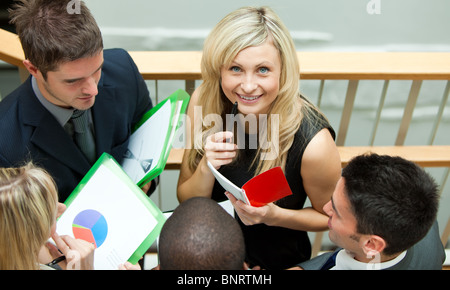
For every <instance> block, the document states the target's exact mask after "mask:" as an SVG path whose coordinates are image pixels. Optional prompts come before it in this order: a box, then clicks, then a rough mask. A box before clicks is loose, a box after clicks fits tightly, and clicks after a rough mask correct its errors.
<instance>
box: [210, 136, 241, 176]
mask: <svg viewBox="0 0 450 290" xmlns="http://www.w3.org/2000/svg"><path fill="white" fill-rule="evenodd" d="M231 138H233V133H232V132H228V131H226V132H218V133H215V134H212V135H211V136H208V138H206V144H205V156H206V159H207V160H208V161H209V162H210V163H211V164H212V165H213V166H214V168H216V169H219V168H220V167H221V166H222V165H225V164H229V163H231V162H232V161H233V158H234V157H235V156H236V150H237V145H236V144H234V143H230V142H228V140H230V139H231Z"/></svg>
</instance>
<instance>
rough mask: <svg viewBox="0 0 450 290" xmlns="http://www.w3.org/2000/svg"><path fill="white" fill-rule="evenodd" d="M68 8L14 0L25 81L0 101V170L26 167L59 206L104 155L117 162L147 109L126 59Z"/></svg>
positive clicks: (79, 8)
mask: <svg viewBox="0 0 450 290" xmlns="http://www.w3.org/2000/svg"><path fill="white" fill-rule="evenodd" d="M71 2H72V1H55V0H21V1H17V3H16V5H15V6H14V7H13V9H12V10H11V13H10V14H11V20H12V23H14V24H15V26H16V30H17V33H18V35H19V38H20V41H21V43H22V47H23V50H24V53H25V58H26V60H25V61H24V65H25V67H26V68H27V70H28V71H29V72H30V77H29V78H28V79H27V80H26V81H25V82H24V83H23V84H22V85H21V86H20V87H19V88H17V89H16V90H15V91H14V92H12V93H11V94H10V95H8V96H6V97H5V99H4V100H2V101H1V102H0V132H2V133H1V137H0V167H15V166H21V165H23V164H25V163H26V161H29V160H32V161H33V162H34V163H35V164H36V165H38V166H40V167H43V168H44V169H46V170H47V171H48V172H49V173H50V174H51V175H52V177H53V178H54V180H55V182H56V184H57V187H58V193H59V199H60V201H64V200H65V199H66V198H67V197H68V196H69V194H70V193H71V192H72V190H73V189H74V188H75V187H76V186H77V185H78V183H79V182H80V181H81V179H82V178H83V176H84V175H85V174H86V173H87V171H88V170H89V169H90V168H91V166H92V164H93V163H94V162H95V161H96V160H97V158H98V157H99V156H100V155H101V154H102V153H103V152H107V153H109V154H110V155H112V156H113V157H114V158H115V159H116V160H117V161H118V162H121V161H122V159H123V156H124V154H125V152H126V149H127V145H128V140H129V136H130V134H131V131H132V129H133V127H134V126H135V124H136V123H138V121H139V120H140V118H141V117H142V116H143V114H144V113H146V112H147V111H148V110H149V109H150V108H152V102H151V100H150V96H149V92H148V89H147V86H146V84H145V81H144V80H143V78H142V76H141V75H140V74H139V71H138V69H137V67H136V64H135V63H134V62H133V60H132V59H131V57H130V56H129V54H128V53H127V52H126V51H124V50H121V49H107V50H103V41H102V35H101V32H100V29H99V27H98V26H97V23H96V21H95V19H94V18H93V16H92V15H91V13H90V11H89V10H88V8H87V7H86V6H85V4H84V3H83V2H81V1H76V4H77V5H76V7H75V8H76V9H73V7H71V6H70V5H69V3H71ZM78 113H81V117H80V116H78ZM80 120H81V121H82V122H81V124H80V122H78V121H80ZM149 137H150V138H151V137H154V136H149ZM155 185H156V182H152V188H151V189H150V191H149V192H152V191H153V189H154V188H155ZM148 187H149V186H147V187H146V188H145V189H144V191H148V190H149V189H148Z"/></svg>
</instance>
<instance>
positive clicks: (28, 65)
mask: <svg viewBox="0 0 450 290" xmlns="http://www.w3.org/2000/svg"><path fill="white" fill-rule="evenodd" d="M23 65H24V66H25V68H26V69H27V70H28V72H29V73H30V74H31V75H32V76H34V77H36V75H37V73H38V71H39V69H38V68H37V67H35V66H34V64H32V63H31V61H29V60H28V59H26V60H24V61H23Z"/></svg>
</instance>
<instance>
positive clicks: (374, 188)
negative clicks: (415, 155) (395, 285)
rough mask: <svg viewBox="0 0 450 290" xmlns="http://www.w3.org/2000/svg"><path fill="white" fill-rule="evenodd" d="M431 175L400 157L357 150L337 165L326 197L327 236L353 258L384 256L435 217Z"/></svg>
mask: <svg viewBox="0 0 450 290" xmlns="http://www.w3.org/2000/svg"><path fill="white" fill-rule="evenodd" d="M438 207H439V194H438V189H437V185H436V183H435V181H434V180H433V178H432V177H431V176H430V175H429V174H428V173H426V172H425V171H424V169H422V168H420V167H419V166H418V165H416V164H415V163H413V162H410V161H408V160H405V159H403V158H400V157H391V156H380V155H377V154H367V155H361V156H357V157H355V158H354V159H352V160H351V162H350V163H349V164H348V166H346V167H345V168H344V169H343V171H342V177H341V179H340V180H339V182H338V184H337V186H336V189H335V191H334V193H333V196H332V199H331V201H330V202H329V203H328V204H326V205H325V206H324V210H325V212H326V213H327V214H328V215H329V216H330V220H329V227H330V232H329V236H330V239H331V240H332V241H333V242H334V243H336V244H337V245H338V246H340V247H342V248H344V249H346V250H347V251H349V252H351V253H353V254H354V255H355V256H356V257H358V258H359V259H358V260H364V259H365V260H366V261H368V260H370V259H373V257H374V256H377V255H378V256H379V257H381V261H383V260H389V259H391V258H392V257H395V256H396V255H398V254H400V253H401V252H403V251H405V250H407V249H409V248H410V247H412V246H413V245H414V244H416V243H417V242H419V241H420V240H421V239H422V238H424V237H425V235H426V234H427V233H428V231H429V230H430V228H431V226H432V225H433V223H434V222H435V220H436V215H437V211H438Z"/></svg>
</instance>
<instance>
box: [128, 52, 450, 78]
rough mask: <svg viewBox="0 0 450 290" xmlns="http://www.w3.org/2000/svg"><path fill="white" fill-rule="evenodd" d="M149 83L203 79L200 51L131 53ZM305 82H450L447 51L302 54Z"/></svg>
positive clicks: (300, 61) (302, 73)
mask: <svg viewBox="0 0 450 290" xmlns="http://www.w3.org/2000/svg"><path fill="white" fill-rule="evenodd" d="M130 55H131V57H132V58H133V60H134V61H135V62H136V64H137V66H138V68H139V71H140V72H141V74H142V75H143V77H144V79H147V80H157V79H158V80H162V79H163V80H167V79H171V80H176V79H182V80H200V79H201V72H200V60H201V56H202V54H201V52H199V51H131V52H130ZM298 58H299V63H300V78H301V79H318V80H323V79H335V80H336V79H345V80H364V79H370V80H450V53H447V52H442V53H441V52H439V53H438V52H298Z"/></svg>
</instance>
